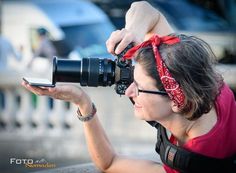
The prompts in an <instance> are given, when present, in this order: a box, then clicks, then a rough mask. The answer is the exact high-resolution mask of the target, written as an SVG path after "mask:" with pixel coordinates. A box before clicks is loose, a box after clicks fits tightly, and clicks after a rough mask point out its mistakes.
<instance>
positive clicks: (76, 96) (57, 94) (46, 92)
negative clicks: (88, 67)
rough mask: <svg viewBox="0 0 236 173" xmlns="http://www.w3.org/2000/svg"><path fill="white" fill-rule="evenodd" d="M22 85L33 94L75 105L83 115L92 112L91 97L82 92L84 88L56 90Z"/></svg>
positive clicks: (60, 88)
mask: <svg viewBox="0 0 236 173" xmlns="http://www.w3.org/2000/svg"><path fill="white" fill-rule="evenodd" d="M22 85H23V86H24V87H25V88H26V89H27V90H29V91H31V92H32V93H34V94H36V95H39V96H49V97H51V98H54V99H59V100H64V101H68V102H71V103H74V104H75V105H76V106H78V107H79V109H80V110H81V113H83V112H87V110H88V112H89V111H91V107H92V102H91V100H90V98H89V96H88V95H87V94H86V93H85V92H84V91H83V90H82V88H80V87H77V86H73V85H58V86H56V87H54V88H51V87H44V88H41V87H34V86H30V85H29V84H27V83H26V82H24V81H23V82H22Z"/></svg>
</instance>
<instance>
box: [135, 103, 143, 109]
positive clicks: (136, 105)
mask: <svg viewBox="0 0 236 173" xmlns="http://www.w3.org/2000/svg"><path fill="white" fill-rule="evenodd" d="M134 108H136V109H141V108H142V106H141V105H140V104H138V103H135V104H134Z"/></svg>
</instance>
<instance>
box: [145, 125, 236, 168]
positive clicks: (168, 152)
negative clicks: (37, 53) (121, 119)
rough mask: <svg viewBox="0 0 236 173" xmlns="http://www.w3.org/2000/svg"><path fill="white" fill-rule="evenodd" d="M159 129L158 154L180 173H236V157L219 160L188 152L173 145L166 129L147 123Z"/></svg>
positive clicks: (166, 163)
mask: <svg viewBox="0 0 236 173" xmlns="http://www.w3.org/2000/svg"><path fill="white" fill-rule="evenodd" d="M147 123H148V124H150V125H151V126H153V127H155V128H156V129H157V142H156V152H157V153H158V154H159V155H160V157H161V160H162V162H163V163H164V164H165V165H168V166H169V167H171V168H173V169H175V170H178V171H179V172H180V173H199V172H201V173H213V172H214V173H222V172H226V173H236V155H235V156H232V157H229V158H224V159H217V158H213V157H208V156H205V155H202V154H198V153H195V152H191V151H188V150H186V149H184V148H182V147H178V146H176V145H174V144H172V143H171V142H170V141H169V139H168V136H167V134H166V129H165V128H164V127H163V126H162V125H161V124H159V123H158V122H155V121H147Z"/></svg>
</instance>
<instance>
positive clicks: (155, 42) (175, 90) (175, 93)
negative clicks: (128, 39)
mask: <svg viewBox="0 0 236 173" xmlns="http://www.w3.org/2000/svg"><path fill="white" fill-rule="evenodd" d="M179 42H180V39H179V38H178V37H175V36H164V37H159V36H158V35H154V36H152V37H151V38H150V39H149V40H147V41H145V42H143V43H141V44H139V45H137V46H134V47H133V48H131V49H130V50H128V51H127V52H126V54H125V55H124V57H123V58H124V59H132V58H133V56H134V54H135V52H136V51H137V50H139V49H140V48H143V47H147V46H152V49H153V53H154V56H155V59H156V64H157V71H158V73H159V76H160V79H161V83H162V84H163V86H164V88H165V90H166V92H167V94H168V96H169V97H170V99H171V100H172V101H173V102H174V103H175V104H176V105H177V106H178V108H180V109H181V108H183V107H184V99H185V95H184V92H183V90H182V88H181V87H180V85H179V84H178V82H177V81H176V80H175V79H174V78H173V77H172V75H171V73H170V72H169V70H168V68H167V67H166V65H165V63H164V61H163V59H162V58H161V55H160V53H159V51H158V46H159V45H161V44H163V43H164V44H168V45H173V44H176V43H179Z"/></svg>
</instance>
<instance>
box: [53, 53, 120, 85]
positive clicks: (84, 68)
mask: <svg viewBox="0 0 236 173" xmlns="http://www.w3.org/2000/svg"><path fill="white" fill-rule="evenodd" d="M115 66H116V64H115V62H114V61H112V60H110V59H99V58H83V59H82V61H79V60H65V59H58V58H57V57H54V59H53V76H52V80H53V84H55V83H56V82H73V83H80V85H81V86H94V87H97V86H111V85H113V84H114V82H115Z"/></svg>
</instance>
